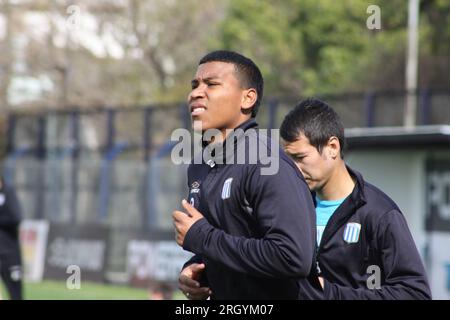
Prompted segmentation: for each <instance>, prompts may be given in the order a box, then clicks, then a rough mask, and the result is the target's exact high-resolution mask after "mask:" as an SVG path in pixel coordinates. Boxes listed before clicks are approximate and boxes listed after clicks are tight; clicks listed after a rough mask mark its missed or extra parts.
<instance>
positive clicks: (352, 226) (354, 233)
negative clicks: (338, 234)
mask: <svg viewBox="0 0 450 320" xmlns="http://www.w3.org/2000/svg"><path fill="white" fill-rule="evenodd" d="M360 233H361V225H360V224H359V223H356V222H350V223H347V225H346V226H345V230H344V241H345V242H347V243H357V242H358V241H359V234H360Z"/></svg>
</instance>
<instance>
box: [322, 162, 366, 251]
mask: <svg viewBox="0 0 450 320" xmlns="http://www.w3.org/2000/svg"><path fill="white" fill-rule="evenodd" d="M346 168H347V170H348V172H349V173H350V176H352V178H354V179H355V187H354V188H353V191H352V193H351V194H350V195H349V196H348V197H347V198H346V199H345V200H344V202H343V203H342V204H341V205H340V206H339V207H338V208H337V210H336V211H335V212H334V214H333V215H332V216H331V218H330V220H329V221H328V223H327V226H326V227H325V230H324V233H323V235H322V240H321V243H320V244H322V243H327V241H329V240H330V239H331V237H332V236H333V235H334V234H335V233H336V232H337V231H338V230H339V229H340V228H341V227H342V226H343V225H344V224H345V223H346V222H347V221H348V220H349V219H350V217H351V216H352V215H353V214H354V213H355V212H356V210H358V209H359V208H360V207H362V206H363V205H365V204H366V197H365V192H364V179H363V177H362V175H361V174H360V173H359V172H358V171H356V170H353V169H351V168H350V167H349V166H346ZM314 204H316V203H315V197H314ZM321 247H322V246H320V247H319V251H320V249H321Z"/></svg>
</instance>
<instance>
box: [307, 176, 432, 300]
mask: <svg viewBox="0 0 450 320" xmlns="http://www.w3.org/2000/svg"><path fill="white" fill-rule="evenodd" d="M347 169H348V170H349V172H350V174H351V176H352V177H354V178H356V186H355V188H354V190H353V192H352V193H351V195H350V196H348V197H347V198H346V199H345V200H344V202H343V203H342V204H341V205H340V206H339V207H338V208H337V210H336V211H335V213H334V214H333V215H332V216H331V218H330V220H329V221H328V224H327V226H326V227H325V230H324V233H323V236H322V240H321V243H320V245H319V246H318V250H317V256H316V259H317V266H318V268H316V270H314V272H312V273H311V275H310V276H309V277H308V279H307V280H305V279H303V280H301V298H302V299H331V300H334V299H349V300H351V299H360V300H365V299H401V300H405V299H430V298H431V293H430V288H429V285H428V281H427V276H426V273H425V269H424V266H423V264H422V261H421V259H420V256H419V253H418V251H417V248H416V246H415V244H414V240H413V238H412V236H411V233H410V231H409V229H408V226H407V223H406V220H405V218H404V216H403V215H402V213H401V212H400V209H399V208H398V207H397V205H396V204H395V203H394V202H393V201H392V200H391V199H390V198H389V197H388V196H387V195H386V194H384V193H383V192H382V191H381V190H379V189H378V188H376V187H375V186H373V185H371V184H369V183H367V182H366V181H364V180H363V177H362V176H361V174H359V173H358V172H356V171H354V170H351V169H350V168H348V167H347ZM347 223H358V224H360V225H361V231H360V234H359V238H358V240H357V242H355V243H348V241H347V242H346V241H345V240H344V236H345V228H346V226H347ZM369 266H377V267H379V270H380V271H381V272H380V287H381V288H380V289H375V288H374V289H369V287H373V285H374V283H375V282H374V281H373V280H374V277H373V275H374V274H375V273H374V270H375V269H374V268H373V267H372V268H371V269H369V270H368V267H369ZM320 272H321V273H320ZM318 273H320V275H321V276H322V277H323V278H324V279H325V286H324V290H322V289H321V287H320V284H319V282H318V279H317V276H318ZM369 277H371V278H370V279H369ZM368 282H369V283H370V284H371V285H370V286H368V285H367V283H368Z"/></svg>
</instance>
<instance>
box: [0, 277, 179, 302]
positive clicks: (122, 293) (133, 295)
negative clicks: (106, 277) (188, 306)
mask: <svg viewBox="0 0 450 320" xmlns="http://www.w3.org/2000/svg"><path fill="white" fill-rule="evenodd" d="M0 291H1V295H2V297H3V299H7V298H8V295H7V293H6V291H5V288H4V286H3V284H1V283H0ZM24 298H25V299H27V300H148V299H149V293H148V291H146V290H144V289H137V288H130V287H123V286H117V285H108V284H99V283H93V282H82V283H81V288H80V289H74V290H69V289H67V288H66V283H65V282H64V281H50V280H45V281H42V282H39V283H29V282H25V283H24ZM174 299H177V300H179V299H184V296H183V295H182V294H181V293H180V292H176V293H175V295H174Z"/></svg>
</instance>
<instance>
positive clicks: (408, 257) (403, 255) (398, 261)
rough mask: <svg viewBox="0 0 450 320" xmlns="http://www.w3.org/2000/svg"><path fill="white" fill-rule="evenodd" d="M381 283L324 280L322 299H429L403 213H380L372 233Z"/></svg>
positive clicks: (422, 267) (424, 275)
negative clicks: (357, 285)
mask: <svg viewBox="0 0 450 320" xmlns="http://www.w3.org/2000/svg"><path fill="white" fill-rule="evenodd" d="M375 236H376V239H377V246H378V250H377V251H379V252H380V254H381V264H382V265H381V266H379V267H380V269H381V270H382V271H381V272H383V274H384V277H385V279H384V281H383V282H384V283H382V284H381V288H380V289H369V288H368V286H367V287H364V288H357V289H354V288H351V287H343V286H339V285H337V284H334V283H330V282H329V281H327V280H325V286H324V296H325V299H344V300H350V299H351V300H354V299H364V300H366V299H386V300H387V299H390V300H394V299H395V300H407V299H431V292H430V288H429V285H428V281H427V276H426V273H425V268H424V266H423V264H422V261H421V259H420V256H419V252H418V251H417V248H416V246H415V244H414V240H413V238H412V236H411V233H410V231H409V229H408V226H407V223H406V220H405V218H404V217H403V215H402V214H401V213H400V212H399V211H398V210H392V211H390V212H387V213H385V214H384V215H382V216H381V217H380V219H379V221H378V227H377V230H376V233H375Z"/></svg>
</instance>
